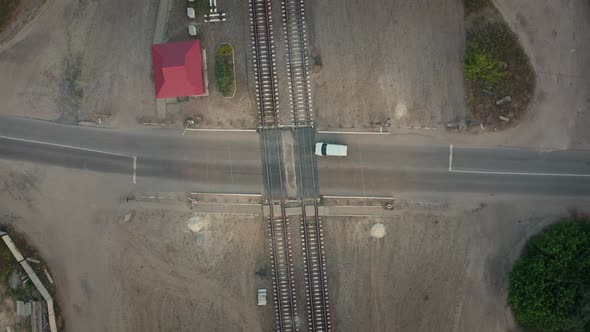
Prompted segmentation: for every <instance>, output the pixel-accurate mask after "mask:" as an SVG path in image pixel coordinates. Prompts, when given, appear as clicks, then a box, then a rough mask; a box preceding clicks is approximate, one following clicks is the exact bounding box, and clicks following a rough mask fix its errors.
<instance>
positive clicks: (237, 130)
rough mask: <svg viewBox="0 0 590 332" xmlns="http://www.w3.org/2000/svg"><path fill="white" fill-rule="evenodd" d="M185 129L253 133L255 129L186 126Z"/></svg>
mask: <svg viewBox="0 0 590 332" xmlns="http://www.w3.org/2000/svg"><path fill="white" fill-rule="evenodd" d="M186 130H187V131H208V132H237V133H255V132H256V129H207V128H186Z"/></svg>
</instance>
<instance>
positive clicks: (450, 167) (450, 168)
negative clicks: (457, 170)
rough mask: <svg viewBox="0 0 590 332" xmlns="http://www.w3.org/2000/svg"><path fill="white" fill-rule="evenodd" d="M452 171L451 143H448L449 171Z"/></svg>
mask: <svg viewBox="0 0 590 332" xmlns="http://www.w3.org/2000/svg"><path fill="white" fill-rule="evenodd" d="M452 171H453V144H450V145H449V172H452Z"/></svg>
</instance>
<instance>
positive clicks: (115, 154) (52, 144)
mask: <svg viewBox="0 0 590 332" xmlns="http://www.w3.org/2000/svg"><path fill="white" fill-rule="evenodd" d="M0 139H6V140H11V141H17V142H26V143H34V144H39V145H47V146H55V147H58V148H64V149H72V150H79V151H86V152H92V153H100V154H106V155H111V156H118V157H125V158H131V159H133V183H134V184H135V183H136V174H135V172H136V169H137V157H136V156H133V155H130V154H124V153H117V152H108V151H102V150H95V149H88V148H81V147H79V146H72V145H64V144H57V143H49V142H42V141H35V140H30V139H24V138H16V137H9V136H0Z"/></svg>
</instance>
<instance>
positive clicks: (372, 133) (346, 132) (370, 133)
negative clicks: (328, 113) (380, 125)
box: [318, 130, 389, 135]
mask: <svg viewBox="0 0 590 332" xmlns="http://www.w3.org/2000/svg"><path fill="white" fill-rule="evenodd" d="M318 134H349V135H389V132H385V133H380V132H377V131H328V130H318Z"/></svg>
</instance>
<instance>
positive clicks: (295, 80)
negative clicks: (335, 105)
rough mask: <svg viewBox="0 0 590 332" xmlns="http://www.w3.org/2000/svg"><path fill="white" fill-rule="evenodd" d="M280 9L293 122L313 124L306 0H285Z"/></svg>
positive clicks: (296, 125) (294, 123)
mask: <svg viewBox="0 0 590 332" xmlns="http://www.w3.org/2000/svg"><path fill="white" fill-rule="evenodd" d="M281 9H282V18H283V28H284V34H285V44H286V48H287V75H288V78H289V80H288V82H289V101H290V104H291V125H292V126H294V127H300V126H311V127H313V125H314V121H313V112H312V107H311V89H310V86H311V84H310V82H309V69H308V67H309V62H308V55H307V31H306V26H305V15H304V14H305V10H304V7H303V0H282V1H281Z"/></svg>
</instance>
